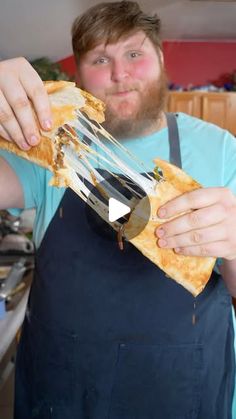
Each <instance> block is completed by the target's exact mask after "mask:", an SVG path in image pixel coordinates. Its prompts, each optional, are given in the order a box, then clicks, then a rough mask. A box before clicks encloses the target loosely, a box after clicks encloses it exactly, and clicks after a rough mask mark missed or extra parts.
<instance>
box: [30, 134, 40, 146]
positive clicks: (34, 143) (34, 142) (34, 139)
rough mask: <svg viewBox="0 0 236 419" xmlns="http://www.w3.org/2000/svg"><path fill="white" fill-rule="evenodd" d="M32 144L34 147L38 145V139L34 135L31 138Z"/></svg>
mask: <svg viewBox="0 0 236 419" xmlns="http://www.w3.org/2000/svg"><path fill="white" fill-rule="evenodd" d="M30 144H32V145H36V144H38V138H37V137H36V135H32V136H31V137H30Z"/></svg>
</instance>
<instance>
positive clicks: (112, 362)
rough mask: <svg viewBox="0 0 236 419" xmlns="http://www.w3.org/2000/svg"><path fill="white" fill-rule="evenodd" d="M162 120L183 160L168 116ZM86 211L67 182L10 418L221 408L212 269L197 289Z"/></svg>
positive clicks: (218, 283) (29, 318) (152, 414)
mask: <svg viewBox="0 0 236 419" xmlns="http://www.w3.org/2000/svg"><path fill="white" fill-rule="evenodd" d="M169 119H171V121H170V120H169ZM168 125H169V134H170V135H169V142H170V159H171V161H172V162H174V163H176V164H179V165H181V159H180V151H179V139H178V129H177V124H176V121H175V117H174V116H170V117H169V116H168ZM86 214H87V211H86V204H85V203H84V202H83V201H82V200H81V199H79V198H78V196H77V195H76V194H74V192H73V191H72V190H70V189H68V190H66V192H65V194H64V196H63V198H62V201H61V203H60V206H59V208H58V210H57V212H56V214H55V215H54V217H53V219H52V221H51V223H50V225H49V227H48V229H47V231H46V234H45V237H44V239H43V241H42V244H41V246H40V248H39V249H38V251H37V255H36V269H35V278H34V281H33V285H32V289H31V294H30V300H29V306H28V310H27V314H26V318H25V322H24V327H23V333H22V338H21V342H20V345H19V350H18V355H17V367H16V401H15V416H14V417H15V419H48V418H53V419H230V418H231V404H232V395H233V387H234V377H235V371H234V348H233V327H232V313H231V298H230V296H229V294H228V292H227V291H226V288H225V285H224V283H223V281H222V279H221V277H220V276H219V275H217V274H216V273H213V274H212V277H211V279H210V281H209V283H208V285H207V287H206V289H205V290H204V292H202V293H201V294H200V296H199V297H198V298H196V299H195V298H193V296H192V295H191V294H190V293H189V292H188V291H186V290H185V289H184V288H183V287H181V286H180V285H178V284H177V283H176V282H175V281H173V280H171V279H169V278H168V277H166V276H165V274H164V272H163V271H161V270H160V269H158V268H157V267H156V266H155V265H154V264H153V263H152V262H150V261H149V260H148V259H147V258H145V257H144V256H143V255H142V254H141V253H140V252H139V251H138V250H137V249H136V248H135V247H133V246H132V245H131V244H130V243H125V247H124V250H123V251H120V249H119V247H118V245H117V238H116V233H115V232H113V230H112V229H110V227H109V226H107V225H106V227H105V226H104V229H105V228H109V229H110V230H111V231H110V233H109V234H110V235H112V234H113V235H114V237H113V240H111V239H110V240H108V239H107V237H106V236H105V235H101V234H97V233H96V229H94V228H91V225H90V223H89V222H88V217H87V215H86ZM94 216H95V215H94ZM98 218H99V217H98Z"/></svg>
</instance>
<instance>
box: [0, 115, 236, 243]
mask: <svg viewBox="0 0 236 419" xmlns="http://www.w3.org/2000/svg"><path fill="white" fill-rule="evenodd" d="M177 123H178V129H179V137H180V148H181V157H182V165H183V170H185V171H186V172H187V173H188V174H190V175H191V176H192V177H193V178H194V179H196V180H197V181H198V182H199V183H201V184H202V185H203V186H205V187H214V186H227V187H229V188H230V189H231V190H232V191H233V192H234V193H236V139H235V138H234V137H233V135H231V134H230V133H229V132H227V131H225V130H222V129H221V128H219V127H217V126H215V125H213V124H209V123H206V122H204V121H201V120H200V119H198V118H194V117H191V116H188V115H186V114H184V113H179V114H178V117H177ZM122 144H123V145H124V146H125V147H126V148H127V149H128V150H129V151H130V152H131V153H132V154H134V155H135V156H137V158H138V159H139V160H140V161H142V162H143V163H144V166H145V168H146V170H147V171H152V170H153V168H154V167H155V164H154V163H153V159H154V158H157V157H160V158H161V159H164V160H169V142H168V129H167V128H164V129H162V130H160V131H158V132H156V133H154V134H152V135H149V136H146V137H142V138H137V139H131V140H123V141H122ZM111 147H112V148H113V146H111ZM119 154H120V152H119V150H118V155H119ZM0 155H1V156H3V157H4V158H5V159H6V160H7V162H8V163H9V164H10V165H11V166H12V168H13V169H14V170H15V172H16V174H17V176H18V177H19V180H20V182H21V184H22V188H23V191H24V199H25V208H36V218H35V225H34V241H35V244H36V247H39V245H40V243H41V241H42V239H43V236H44V234H45V231H46V229H47V227H48V225H49V223H50V221H51V219H52V217H53V215H54V214H55V212H56V210H57V208H58V206H59V204H60V201H61V199H62V197H63V194H64V192H65V189H64V188H56V187H52V186H48V182H49V180H50V178H51V177H52V174H51V173H50V172H49V171H47V170H45V169H43V168H41V167H39V166H37V165H35V164H33V163H30V162H28V161H26V160H24V159H22V158H19V157H16V156H15V155H13V154H11V153H8V152H5V151H2V150H0ZM120 157H122V158H123V159H125V156H124V154H122V153H121V154H120ZM98 166H99V161H98ZM78 199H80V198H79V197H78ZM13 213H15V214H17V213H19V210H16V209H15V210H13Z"/></svg>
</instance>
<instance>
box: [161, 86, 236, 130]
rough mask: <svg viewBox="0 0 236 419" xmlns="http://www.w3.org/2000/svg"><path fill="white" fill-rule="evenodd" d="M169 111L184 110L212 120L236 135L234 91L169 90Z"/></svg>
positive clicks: (235, 96) (209, 120)
mask: <svg viewBox="0 0 236 419" xmlns="http://www.w3.org/2000/svg"><path fill="white" fill-rule="evenodd" d="M167 110H168V111H169V112H185V113H187V114H189V115H193V116H196V117H198V118H201V119H203V120H204V121H208V122H212V123H213V124H216V125H219V126H220V127H221V128H224V129H227V130H228V131H230V132H231V133H232V134H234V135H236V93H234V92H232V93H231V92H229V93H228V92H222V93H216V92H200V91H194V92H169V95H168V99H167Z"/></svg>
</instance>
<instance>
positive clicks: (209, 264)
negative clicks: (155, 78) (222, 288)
mask: <svg viewBox="0 0 236 419" xmlns="http://www.w3.org/2000/svg"><path fill="white" fill-rule="evenodd" d="M154 162H155V164H156V165H157V166H158V167H159V168H160V169H161V170H162V172H163V175H164V178H165V179H166V180H165V181H161V182H159V183H158V184H157V187H156V195H155V196H154V195H153V196H148V197H145V198H143V199H142V200H141V201H140V202H139V203H138V205H137V206H136V208H135V210H134V211H133V212H132V213H131V216H130V218H129V221H128V222H127V224H126V226H125V230H124V232H125V237H126V238H128V240H129V237H131V238H130V240H129V241H130V242H131V243H132V244H133V245H134V246H135V247H137V249H139V250H140V251H141V252H142V253H143V255H144V256H146V257H147V258H149V259H150V260H151V261H152V262H153V263H155V264H156V265H157V266H159V268H161V269H162V270H163V271H164V272H165V273H166V274H167V276H169V277H170V278H172V279H174V280H175V281H176V282H178V283H179V284H181V285H182V286H183V287H185V288H186V289H187V290H188V291H190V292H191V293H192V294H193V295H194V296H197V295H198V294H199V293H200V292H201V291H202V290H203V289H204V287H205V286H206V284H207V282H208V280H209V278H210V276H211V273H212V269H213V267H214V264H215V258H213V257H193V256H183V255H178V254H176V253H175V252H174V251H173V250H172V249H164V248H159V247H158V246H157V238H156V236H155V234H154V232H155V229H156V228H157V227H158V226H159V225H160V224H162V223H164V222H165V221H168V220H164V219H160V218H158V217H157V210H158V208H159V207H160V206H161V205H163V204H165V203H166V202H168V201H170V200H171V199H173V198H175V197H177V196H179V195H181V194H183V193H184V192H188V191H191V190H194V189H198V188H200V187H201V186H200V184H199V183H198V182H196V181H195V180H193V179H192V178H191V177H190V176H189V175H187V174H186V173H185V172H184V171H183V170H181V169H179V168H178V167H176V166H174V165H172V164H170V163H168V162H166V161H163V160H161V159H155V160H154ZM150 206H151V214H150ZM147 214H150V217H149V219H148V220H147V224H146V227H145V228H144V229H143V230H142V231H141V232H139V233H138V234H137V235H136V234H135V232H136V230H137V231H139V226H140V223H141V222H142V224H143V220H142V221H141V220H140V218H144V219H145V217H147Z"/></svg>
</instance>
